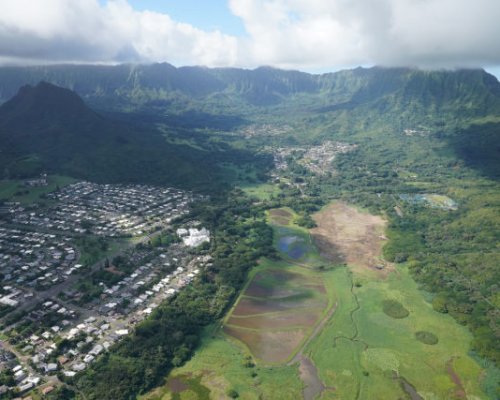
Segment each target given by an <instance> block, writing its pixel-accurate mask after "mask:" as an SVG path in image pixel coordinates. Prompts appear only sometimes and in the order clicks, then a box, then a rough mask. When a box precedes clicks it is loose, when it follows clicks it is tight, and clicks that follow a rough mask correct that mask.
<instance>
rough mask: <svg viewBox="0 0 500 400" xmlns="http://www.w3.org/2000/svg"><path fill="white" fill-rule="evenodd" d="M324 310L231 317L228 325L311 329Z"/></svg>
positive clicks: (256, 327) (254, 327)
mask: <svg viewBox="0 0 500 400" xmlns="http://www.w3.org/2000/svg"><path fill="white" fill-rule="evenodd" d="M322 311H323V309H321V308H312V309H303V310H301V311H300V312H289V313H279V314H272V315H261V316H257V317H236V316H234V314H233V316H231V318H229V319H228V321H227V324H228V325H232V326H234V327H242V328H250V329H277V328H278V329H279V328H289V327H294V326H295V327H305V328H308V327H311V326H313V325H314V324H315V323H316V321H317V320H318V318H319V317H320V315H321V312H322Z"/></svg>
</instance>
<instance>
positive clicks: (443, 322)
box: [0, 65, 500, 400]
mask: <svg viewBox="0 0 500 400" xmlns="http://www.w3.org/2000/svg"><path fill="white" fill-rule="evenodd" d="M114 68H115V67H106V68H104V67H103V69H102V74H104V75H106V74H108V73H111V72H113V71H114V72H115V73H116V76H117V77H119V76H122V75H121V74H123V76H127V77H129V76H135V79H136V80H135V82H136V83H135V85H137V86H136V87H135V89H134V90H132V89H131V86H130V81H129V80H128V79H129V78H116V80H113V81H108V83H107V85H109V86H106V85H104V86H103V88H102V90H100V91H96V90H95V86H93V85H95V84H97V83H96V81H94V80H92V79H91V80H86V81H85V82H83V81H80V80H79V79H81V78H79V77H80V76H81V75H80V74H81V73H82V71H87V69H86V68H85V67H84V66H74V67H67V69H66V68H63V67H52V68H51V67H47V68H41V69H36V70H32V69H30V68H24V69H19V70H16V71H15V74H14V77H15V79H19V80H23V82H24V81H28V82H32V83H36V82H37V80H38V79H39V78H40V77H43V78H44V79H47V80H50V81H51V82H52V83H50V84H39V85H37V86H36V87H25V88H24V89H22V90H21V91H20V92H19V93H18V95H17V96H16V97H15V98H14V99H13V100H11V101H8V102H6V103H5V104H4V105H3V106H1V109H0V127H2V131H1V132H0V135H4V136H3V138H2V143H3V144H5V143H7V140H9V142H8V143H9V144H12V145H13V147H8V146H6V145H4V147H3V148H1V149H0V150H1V151H3V152H4V153H5V154H6V155H7V157H6V158H4V159H2V161H1V162H0V167H1V170H2V171H3V178H4V180H3V181H2V182H0V198H1V199H2V205H1V209H2V210H3V216H2V222H1V225H0V228H1V229H2V230H1V231H0V232H1V233H2V234H3V236H2V238H4V240H7V241H8V239H9V238H12V237H13V236H22V237H23V238H25V239H26V240H28V245H29V246H31V245H32V244H35V245H36V244H37V243H38V242H36V241H37V240H46V241H47V242H46V243H47V245H50V246H51V247H54V249H52V250H51V252H47V253H44V252H42V251H40V250H36V249H34V251H33V252H32V253H29V254H32V255H34V256H35V258H36V259H37V261H38V262H39V263H41V264H40V265H39V266H43V267H44V268H45V264H44V263H45V262H48V263H53V260H51V259H49V257H51V256H52V255H53V253H54V252H55V253H57V254H56V256H58V257H60V258H61V259H64V263H65V265H60V266H56V265H55V264H54V266H53V267H54V268H53V269H54V270H52V269H51V270H50V271H49V270H47V271H43V272H44V273H43V274H41V273H39V272H38V271H34V269H33V268H35V267H36V268H37V267H39V266H35V265H31V264H30V263H33V262H34V261H33V260H32V259H31V258H29V257H30V256H29V255H28V256H27V257H28V259H27V261H26V262H25V260H24V259H21V258H22V257H21V258H19V259H18V258H15V257H14V258H15V260H14V261H15V262H16V264H14V263H13V261H12V260H7V261H5V263H6V264H5V265H4V266H3V267H4V269H6V270H9V271H10V272H9V273H10V276H9V277H8V278H7V277H5V279H4V281H5V282H4V286H5V284H8V285H9V286H12V289H13V292H12V293H17V292H16V290H17V291H19V290H21V292H19V293H17V294H16V295H15V296H14V295H13V296H12V299H13V300H14V301H21V300H20V299H21V298H24V296H25V295H27V297H26V299H28V300H26V304H28V307H25V308H26V311H27V312H26V315H23V316H22V317H19V318H17V317H16V318H17V320H16V318H14V319H12V321H10V320H7V322H9V324H7V325H6V323H5V321H6V319H8V318H9V317H8V316H7V317H5V315H7V314H9V312H10V311H11V310H0V311H2V312H3V311H7V313H6V314H5V315H2V318H3V322H4V326H3V328H4V329H5V328H9V329H6V330H5V332H4V334H5V336H4V337H3V338H2V340H9V346H11V348H12V349H13V350H14V351H15V352H16V353H18V355H19V357H20V358H22V359H23V360H24V361H23V362H25V363H26V364H28V363H29V359H31V360H32V357H34V356H35V355H36V354H35V353H38V352H40V349H42V348H43V350H44V352H46V351H45V350H49V352H48V355H47V356H46V357H47V358H46V359H45V360H42V361H43V362H40V363H38V364H39V365H38V364H37V363H35V366H34V367H33V366H31V364H30V367H29V368H38V369H39V370H40V371H42V370H44V368H45V366H44V364H45V365H49V364H51V367H50V368H51V369H52V370H51V371H50V373H47V376H48V378H45V377H44V376H45V375H44V376H43V378H44V379H45V380H42V381H41V385H40V387H41V388H45V387H46V386H48V385H49V384H50V386H54V388H53V393H52V394H51V395H50V396H49V397H47V398H50V399H52V398H53V399H64V398H77V399H92V400H98V399H99V400H117V399H136V398H139V399H141V400H167V399H172V400H177V399H219V398H243V399H297V398H304V399H306V400H313V399H353V400H358V399H360V400H362V399H372V398H380V399H412V400H419V399H493V398H495V397H496V396H497V394H498V381H499V377H500V372H499V370H498V368H497V362H498V354H500V353H499V348H498V341H497V340H496V338H497V335H498V288H497V285H496V282H498V278H499V276H498V268H497V266H498V261H499V254H498V251H497V250H498V249H497V248H496V246H495V243H497V242H498V240H497V239H498V226H497V223H498V211H499V209H500V204H499V203H498V198H499V197H498V195H499V188H498V159H497V158H495V154H496V152H497V150H495V149H496V147H495V143H496V140H497V136H495V135H497V132H498V131H497V128H498V127H497V122H498V121H497V120H498V119H499V118H500V117H499V115H500V100H499V99H498V95H497V94H496V93H497V92H496V90H493V89H491V87H492V86H491V85H493V86H494V84H493V83H492V82H491V81H490V80H489V77H488V75H487V74H486V73H485V72H484V71H475V70H471V71H460V72H450V71H439V72H438V71H413V70H409V69H384V68H371V69H358V70H352V71H341V72H339V73H336V74H326V75H324V76H323V75H322V76H314V75H309V74H302V73H292V72H291V71H280V70H274V69H265V68H264V69H258V70H255V71H240V70H234V71H231V73H229V71H226V70H225V69H217V70H211V69H206V70H198V69H197V68H193V70H191V72H193V71H196V72H197V74H194V75H191V76H190V77H189V79H187V78H186V80H183V81H182V82H181V81H179V80H178V79H179V77H180V76H183V74H184V73H186V70H184V69H178V70H177V69H175V68H173V67H172V68H173V69H172V68H167V67H166V66H165V65H158V66H156V69H155V71H160V72H161V71H163V72H162V73H163V74H164V75H163V76H164V78H165V80H163V81H161V82H160V81H158V82H155V81H154V79H153V77H151V76H150V79H149V80H148V79H146V78H145V77H148V76H149V75H148V74H149V73H150V72H151V71H152V69H150V70H148V69H147V68H145V67H141V66H138V67H136V68H135V69H134V68H126V67H123V66H121V67H120V68H116V69H114ZM153 69H154V68H153ZM6 72H7V71H6V70H2V69H1V68H0V78H1V76H2V73H6ZM139 72H140V73H139ZM73 74H74V75H73ZM169 74H175V76H173V75H172V76H171V75H169ZM26 77H29V79H27V78H26ZM62 77H66V78H65V79H75V81H74V83H78V82H80V84H79V85H76V86H75V87H77V88H78V89H77V91H78V92H79V94H80V95H81V96H83V98H84V99H85V101H86V102H87V103H88V104H89V105H91V106H92V107H97V112H94V111H93V110H92V109H91V108H90V107H88V106H87V105H86V104H84V103H83V101H81V99H79V98H78V97H77V96H76V94H75V93H74V92H70V93H68V91H61V90H59V89H58V88H57V87H55V86H54V87H52V86H53V85H52V84H53V83H59V82H61V79H62ZM242 77H244V81H242V80H240V79H243V78H242ZM263 77H265V79H266V80H267V83H266V84H265V85H263V84H262V79H263ZM167 78H168V79H167ZM15 79H13V80H12V81H15ZM206 79H209V80H210V82H211V84H213V86H210V85H208V86H203V87H202V86H201V83H202V82H205V83H206V82H207V81H206ZM382 81H384V82H385V83H384V84H382V83H380V82H382ZM436 81H438V82H441V84H442V86H443V88H444V89H443V90H445V91H446V93H448V94H449V97H450V98H452V99H453V101H451V100H447V98H446V97H439V96H436V95H435V92H434V86H433V85H434V84H435V82H436ZM141 82H143V83H141ZM235 82H237V83H235ZM242 82H245V83H244V84H243V83H242ZM84 83H85V84H84ZM1 84H2V81H1V79H0V86H1ZM141 84H142V85H143V86H141ZM417 84H418V85H419V86H418V87H419V90H416V89H415V87H416V86H415V85H417ZM497 84H498V83H497ZM3 85H4V86H5V88H4V90H3V91H2V93H9V90H11V89H10V86H9V85H10V84H9V85H7V84H6V83H3ZM165 85H166V86H165ZM339 85H340V86H339ZM494 87H496V86H494ZM152 88H156V89H154V90H153V89H152ZM160 89H161V90H160ZM173 89H175V90H174V91H170V90H173ZM117 93H122V94H121V95H118V94H117ZM123 93H125V94H123ZM166 93H168V95H166ZM423 93H424V94H423ZM471 93H472V94H471ZM476 94H477V96H476V97H475V100H474V101H470V98H471V97H470V96H474V95H476ZM49 97H50V99H51V102H47V104H43V101H40V99H43V98H49ZM58 98H59V100H57V99H58ZM465 99H467V101H466V100H465ZM111 100H112V101H111ZM33 102H34V103H33ZM65 103H66V104H65ZM33 104H35V106H33ZM68 104H69V105H70V106H71V107H70V106H68ZM485 104H488V106H485ZM39 110H43V112H41V113H38V111H39ZM61 110H62V112H60V111H61ZM70 112H74V113H76V117H75V120H74V121H77V122H76V123H75V122H71V120H69V119H68V117H67V116H68V115H69V114H70ZM39 114H41V116H40V115H39ZM40 118H41V119H40ZM37 121H38V122H37ZM51 121H55V122H54V123H53V124H52V123H51ZM53 125H54V126H55V128H54V126H53ZM61 126H65V127H68V131H69V133H67V137H66V136H65V135H66V133H65V129H61V128H60V127H61ZM93 132H101V133H102V135H101V136H100V137H99V138H97V137H96V139H95V141H93V139H92V137H93V136H92V135H93V134H94V133H93ZM117 132H118V133H117ZM476 135H478V136H476ZM45 136H46V137H48V138H49V139H50V140H49V142H50V143H49V144H50V145H47V143H45V142H44V141H43V140H41V139H40V138H41V137H45ZM59 137H65V140H59V139H58V138H59ZM476 139H480V140H476ZM13 149H14V150H15V151H14V150H13ZM95 149H99V151H97V152H96V151H94V150H95ZM73 155H74V156H73ZM483 155H486V156H484V157H483ZM46 172H48V177H49V180H50V182H49V183H48V185H47V186H44V187H41V188H37V187H30V186H28V185H29V184H30V183H29V182H33V184H35V185H36V183H35V182H34V181H37V180H38V179H40V178H39V177H40V176H43V175H40V174H45V173H46ZM55 174H57V175H55ZM28 232H29V233H28ZM31 232H34V233H36V235H38V236H36V235H35V237H34V238H32V237H31ZM44 235H48V236H44ZM49 235H55V237H50V236H49ZM14 239H17V238H15V237H14ZM59 242H60V243H59ZM63 243H64V246H63ZM190 243H197V244H198V245H199V247H198V246H196V247H190V246H189V244H190ZM21 245H22V246H21V247H20V249H21V250H25V248H24V247H25V245H26V244H25V243H24V242H23V243H21ZM9 246H10V244H9ZM16 246H17V245H16ZM59 247H61V249H62V250H61V249H59ZM5 249H6V248H5ZM9 249H10V247H9V248H8V249H7V250H8V251H11V250H9ZM7 250H6V251H7ZM14 250H15V251H14ZM14 250H12V252H16V254H17V252H18V251H19V249H18V248H16V249H14ZM70 250H71V251H70ZM59 253H61V254H59ZM70 254H75V255H74V258H73V259H70V258H69V257H68V256H69V255H70ZM42 256H43V257H42ZM31 257H32V256H31ZM67 257H68V258H67ZM45 258H47V259H45ZM66 258H67V260H66ZM167 263H168V264H169V265H167ZM42 264H43V265H42ZM51 265H52V264H51ZM77 265H81V267H78V268H77V267H76V266H77ZM26 266H27V267H28V268H24V267H26ZM18 267H21V268H20V269H19V268H18ZM174 267H175V268H174ZM50 268H52V267H50ZM179 268H181V269H182V270H179ZM79 270H81V272H80V271H79ZM47 272H48V273H49V274H51V275H48V276H47V275H46V273H47ZM19 278H22V279H24V281H18V280H19ZM40 278H43V279H40ZM55 279H56V280H55ZM23 282H24V283H23ZM32 282H34V283H33V285H31V283H32ZM14 286H15V288H14ZM53 288H57V289H61V292H62V294H60V295H58V294H57V293H56V292H52V290H53ZM3 290H5V291H6V292H5V293H3V292H2V293H3V295H5V296H6V297H8V298H10V297H9V296H10V294H9V293H11V292H10V291H9V290H10V289H5V287H4V289H3ZM43 293H48V295H47V296H45V295H43ZM31 294H32V296H31V298H32V300H29V299H30V295H31ZM49 294H50V295H49ZM16 296H17V297H16ZM54 296H56V299H54V300H53V304H50V305H48V306H47V307H49V310H50V307H52V306H54V305H57V306H58V308H59V307H62V308H63V309H64V310H65V311H68V312H70V311H71V310H73V311H74V314H75V315H74V318H73V317H72V319H69V314H68V319H66V320H65V321H66V322H64V321H63V320H59V319H52V316H51V315H52V314H50V321H51V323H50V324H49V325H47V324H45V323H43V324H42V325H40V326H39V327H38V326H36V323H38V321H43V319H44V318H45V317H46V316H47V315H46V313H45V311H47V310H45V309H40V310H39V309H37V307H39V306H40V307H41V306H43V303H42V304H38V303H40V302H41V301H42V300H43V301H44V303H45V302H46V301H49V300H50V299H49V298H52V297H54ZM22 301H24V300H22ZM33 307H34V308H33ZM32 308H33V309H32ZM42 308H43V307H42ZM21 310H22V311H24V308H23V307H22V306H21ZM41 311H43V315H42V314H41ZM53 311H54V312H55V313H57V312H56V311H55V310H53ZM51 312H52V311H47V313H51ZM56 317H59V316H58V315H57V314H56ZM92 317H93V318H95V320H93V321H91V320H90V319H89V318H92ZM37 318H38V319H37ZM25 320H26V321H27V320H29V321H31V322H29V323H25ZM47 320H49V319H48V318H47ZM52 322H53V323H52ZM79 325H80V328H78V326H79ZM103 326H104V327H105V328H103ZM54 327H57V328H59V329H57V331H54V329H52V328H54ZM75 327H76V328H75ZM17 328H19V329H17ZM94 328H95V329H94ZM74 329H79V330H80V331H83V332H85V334H86V336H87V338H89V339H87V338H85V340H83V338H82V337H80V336H78V333H77V332H75V331H74ZM46 331H47V332H48V333H49V334H50V337H49V338H47V339H45V338H44V339H43V340H42V339H40V335H41V334H44V333H45V332H46ZM118 331H119V332H120V333H119V334H118V333H117V332H118ZM70 332H73V336H74V337H70V338H68V337H67V336H68V334H69V333H70ZM33 335H34V336H35V337H33ZM75 335H76V336H75ZM117 335H118V336H117ZM46 336H48V335H46ZM111 336H113V337H115V336H116V340H115V339H113V340H112V341H111V340H110V339H109V338H110V337H111ZM76 338H77V339H78V340H76ZM12 339H14V340H12ZM74 339H75V340H74ZM68 340H69V341H70V342H71V343H69V344H68V343H67V341H68ZM73 341H74V342H75V343H73ZM105 342H106V343H107V344H106V346H104V343H105ZM79 343H82V344H79ZM73 345H74V346H73ZM108 345H109V346H108ZM12 346H13V347H12ZM29 346H31V347H29ZM54 346H55V351H50V348H53V347H54ZM96 346H101V347H102V348H101V347H96ZM73 347H75V348H76V349H78V351H79V353H77V354H73V353H74V352H75V351H76V350H75V349H73ZM82 348H83V350H82ZM72 350H75V351H73V352H72ZM89 352H92V354H90V353H89ZM94 353H95V354H94ZM88 354H90V356H92V358H90V357H86V356H88ZM61 357H64V359H63V358H61ZM85 358H86V360H87V361H85ZM37 360H39V359H37ZM32 361H33V360H32ZM62 361H64V362H62ZM52 364H54V365H52ZM6 365H8V364H7V363H6ZM37 365H38V366H37ZM75 366H76V368H77V369H76V370H75V368H74V367H75ZM9 368H10V367H9ZM54 368H55V369H54ZM56 371H58V372H56ZM66 371H69V372H70V374H66V373H65V372H66ZM28 372H30V373H31V374H34V372H33V373H32V372H31V370H29V371H28ZM37 373H38V372H37ZM44 374H45V373H44ZM2 379H4V380H5V381H7V379H8V374H7V375H5V376H4V378H2ZM25 393H26V394H27V393H28V391H26V392H25ZM10 395H11V397H13V396H14V392H11V393H10ZM30 395H33V396H34V398H35V399H37V400H38V398H45V397H43V394H41V390H40V389H35V390H33V391H32V392H31V393H30ZM37 396H38V397H37Z"/></svg>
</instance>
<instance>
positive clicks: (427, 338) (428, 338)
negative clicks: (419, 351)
mask: <svg viewBox="0 0 500 400" xmlns="http://www.w3.org/2000/svg"><path fill="white" fill-rule="evenodd" d="M415 337H416V338H417V340H418V341H419V342H422V343H424V344H428V345H435V344H437V343H438V342H439V339H438V337H437V336H436V335H434V334H433V333H432V332H427V331H418V332H415Z"/></svg>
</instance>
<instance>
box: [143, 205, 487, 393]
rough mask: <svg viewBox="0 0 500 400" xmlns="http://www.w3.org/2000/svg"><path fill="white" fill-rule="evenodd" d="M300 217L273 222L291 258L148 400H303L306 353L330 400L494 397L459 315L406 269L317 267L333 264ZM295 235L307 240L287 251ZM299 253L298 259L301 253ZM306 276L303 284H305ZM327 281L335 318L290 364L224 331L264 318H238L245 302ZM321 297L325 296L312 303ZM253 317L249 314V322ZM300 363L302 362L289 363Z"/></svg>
mask: <svg viewBox="0 0 500 400" xmlns="http://www.w3.org/2000/svg"><path fill="white" fill-rule="evenodd" d="M295 218H296V214H294V213H293V212H292V211H291V210H289V209H279V211H278V212H276V210H271V212H270V213H269V214H268V220H269V222H270V223H272V224H273V226H274V228H275V245H276V246H277V248H278V250H280V255H281V257H282V260H281V261H272V260H267V259H265V260H262V262H261V263H260V265H259V266H258V267H256V268H255V269H254V270H253V271H252V272H251V274H250V276H249V280H248V283H247V285H246V287H245V288H244V290H243V291H242V294H241V296H240V298H239V299H238V301H237V302H236V304H235V306H234V307H233V309H232V310H231V311H230V312H229V313H228V314H227V316H226V318H225V320H224V322H223V324H221V325H220V326H217V327H211V328H210V330H209V331H207V332H206V334H205V336H204V339H203V342H202V345H201V346H200V348H199V349H198V350H197V352H196V353H195V355H194V356H193V358H192V359H191V360H190V361H189V362H188V363H187V364H186V365H184V366H183V367H181V368H177V369H175V370H174V371H173V372H172V374H171V375H170V377H169V380H168V382H167V384H166V385H165V386H163V387H160V388H158V389H156V390H155V391H154V392H151V393H150V394H149V395H148V396H146V397H144V399H148V400H156V399H158V400H160V399H161V400H166V399H184V398H186V399H188V398H189V399H208V398H210V399H219V398H229V397H230V396H229V395H230V394H232V395H235V394H236V393H237V395H238V396H239V398H242V399H259V398H262V399H297V398H302V396H303V392H302V391H303V388H304V383H303V382H302V381H301V378H300V377H301V376H302V375H301V374H299V370H298V367H299V361H298V360H297V361H296V359H295V358H293V356H294V355H295V354H302V352H303V354H304V356H305V357H308V358H309V359H310V360H311V361H312V362H313V363H314V365H315V367H316V369H317V371H318V375H319V378H320V379H321V382H322V384H323V386H324V387H323V388H321V389H322V392H321V391H320V392H321V393H320V394H319V398H321V399H346V400H347V399H353V400H354V399H405V398H408V399H410V398H411V399H431V400H434V399H435V400H440V399H486V398H487V396H486V395H485V394H484V393H483V392H482V389H481V380H482V379H483V377H484V370H483V369H482V368H481V367H480V366H479V364H478V363H477V362H476V361H474V360H473V359H472V358H471V357H470V356H469V354H468V351H469V344H470V341H471V338H472V337H471V335H470V333H469V332H468V331H467V329H466V328H465V327H463V326H460V325H459V324H457V323H456V322H455V321H454V319H453V318H452V317H451V316H448V315H446V314H441V313H438V312H436V311H434V310H433V308H432V306H431V304H430V303H429V302H428V301H427V300H426V299H425V298H424V294H423V293H422V292H421V291H419V289H418V288H417V285H416V283H415V282H414V281H413V280H412V278H411V277H410V275H409V273H408V269H407V267H406V266H404V265H399V266H397V267H396V268H395V270H394V272H391V273H389V274H388V275H387V276H384V275H382V274H381V275H377V274H375V273H373V272H372V271H368V272H355V271H353V270H351V269H350V268H349V267H340V266H337V267H335V268H324V269H320V268H317V267H318V265H319V264H320V263H323V267H333V266H331V265H329V264H328V263H326V262H325V261H323V260H321V258H320V257H319V256H318V253H317V250H316V248H315V246H314V245H313V244H312V242H311V241H310V238H309V234H308V232H307V230H305V229H302V228H299V227H297V226H296V225H294V223H293V221H294V219H295ZM290 236H296V237H297V239H296V240H293V241H291V240H289V241H288V242H287V243H286V245H283V243H281V244H280V240H281V239H283V238H284V237H290ZM297 247H298V248H299V249H300V251H299V252H298V253H297V252H294V251H295V250H296V249H297ZM301 247H303V249H302V248H301ZM290 253H292V254H290ZM297 254H298V255H299V256H298V257H295V256H296V255H297ZM322 270H323V272H320V271H322ZM276 271H286V272H287V273H293V274H296V275H295V276H294V278H293V279H291V278H289V277H288V278H286V279H285V277H284V276H279V278H280V279H281V280H280V279H276ZM266 274H267V275H266ZM273 274H274V275H273ZM298 277H300V280H301V282H297V278H298ZM318 277H320V279H321V282H322V285H324V288H325V295H326V297H327V300H328V305H327V306H326V307H324V308H323V309H322V310H323V312H322V314H321V315H322V317H323V318H324V317H325V316H326V315H328V312H327V310H329V309H331V307H332V306H333V305H334V304H335V306H336V308H335V313H334V314H333V316H332V317H330V319H327V320H325V321H326V323H325V324H324V325H321V324H320V325H316V326H319V327H320V328H321V329H320V330H319V332H315V333H314V334H312V335H311V333H312V332H314V330H311V329H309V330H308V334H307V335H306V337H307V336H310V337H311V340H309V341H308V340H306V339H305V338H304V339H303V340H302V342H301V343H302V344H305V348H304V349H301V348H302V345H299V346H297V347H296V348H295V349H294V350H293V352H291V353H290V354H289V356H288V358H286V360H285V361H281V362H280V363H274V364H273V363H269V362H268V361H267V362H266V361H265V360H261V357H258V356H256V355H255V354H254V353H255V349H256V348H258V346H256V345H255V343H253V342H252V340H254V337H253V336H243V339H246V340H247V343H245V340H241V337H240V338H238V339H236V338H234V337H233V336H230V335H228V334H225V333H224V329H221V328H222V327H223V325H224V324H226V326H227V324H228V321H232V322H231V323H229V324H228V325H230V326H231V325H232V324H233V323H234V321H235V318H234V317H235V314H237V315H236V317H237V318H254V317H255V316H254V315H253V314H252V312H253V311H252V312H251V311H248V310H258V308H257V309H255V308H251V307H254V306H255V305H251V307H250V308H244V311H243V315H242V314H241V313H240V314H238V313H239V311H236V312H235V310H237V309H238V307H239V304H240V303H239V302H241V301H243V300H244V299H245V298H247V297H250V298H251V297H252V295H254V297H255V296H257V295H256V294H258V296H264V295H266V293H267V292H266V290H272V291H273V292H272V293H274V294H276V293H281V292H282V291H284V290H288V289H290V288H293V287H295V286H294V285H297V284H299V285H300V283H302V285H303V287H304V286H307V285H310V284H311V282H313V281H314V280H315V279H317V278H318ZM256 281H257V283H258V286H257V287H255V282H256ZM291 282H292V283H291ZM252 285H253V286H252ZM257 289H258V290H260V291H261V292H258V290H257ZM252 291H253V292H252ZM259 293H260V294H259ZM262 293H264V294H262ZM258 296H257V297H258ZM321 296H322V295H321V294H320V293H315V295H314V296H312V297H311V296H309V297H308V296H305V299H306V301H309V300H310V299H311V298H313V299H314V298H321ZM245 310H246V311H248V314H249V315H244V312H245ZM278 314H279V313H278ZM278 314H276V315H278ZM300 314H301V308H300V305H299V307H298V308H297V309H295V317H296V318H299V319H300ZM263 315H264V316H265V313H263V314H259V318H261V317H262V316H263ZM236 320H237V319H236ZM249 321H250V322H248V323H247V322H245V326H246V328H247V329H248V327H249V326H250V329H251V330H252V329H253V330H254V331H255V330H257V331H259V329H264V330H265V329H269V326H268V325H265V324H268V323H269V321H267V322H264V323H263V324H264V325H263V326H264V328H262V327H260V328H258V327H257V328H256V327H253V326H251V324H252V323H254V320H249ZM316 321H321V317H320V318H319V319H317V320H316ZM238 323H239V324H240V325H241V324H242V323H241V322H238ZM316 324H317V322H316ZM266 326H267V328H266ZM296 328H297V327H296V326H294V325H290V327H289V329H290V330H293V329H296ZM316 333H317V334H316ZM249 337H250V339H248V338H249ZM252 338H253V339H252ZM261 340H265V335H264V336H262V337H261ZM259 345H262V343H259ZM298 351H300V353H297V352H298ZM292 358H293V360H294V361H293V362H287V361H288V360H290V359H292ZM254 364H255V365H254Z"/></svg>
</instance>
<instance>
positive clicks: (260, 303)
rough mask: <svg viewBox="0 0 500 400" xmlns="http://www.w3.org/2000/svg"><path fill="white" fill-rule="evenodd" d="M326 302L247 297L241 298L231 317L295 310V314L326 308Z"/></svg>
mask: <svg viewBox="0 0 500 400" xmlns="http://www.w3.org/2000/svg"><path fill="white" fill-rule="evenodd" d="M326 305H327V300H326V299H314V298H310V299H306V300H304V299H299V300H286V299H282V300H276V299H266V298H263V299H256V298H249V297H242V298H241V299H240V301H239V302H238V305H237V306H236V308H235V309H234V311H233V315H237V316H250V315H259V314H267V313H273V312H279V311H286V310H291V309H295V310H297V312H304V311H300V309H301V308H311V307H322V308H324V307H326Z"/></svg>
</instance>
